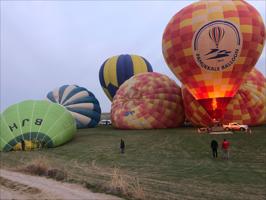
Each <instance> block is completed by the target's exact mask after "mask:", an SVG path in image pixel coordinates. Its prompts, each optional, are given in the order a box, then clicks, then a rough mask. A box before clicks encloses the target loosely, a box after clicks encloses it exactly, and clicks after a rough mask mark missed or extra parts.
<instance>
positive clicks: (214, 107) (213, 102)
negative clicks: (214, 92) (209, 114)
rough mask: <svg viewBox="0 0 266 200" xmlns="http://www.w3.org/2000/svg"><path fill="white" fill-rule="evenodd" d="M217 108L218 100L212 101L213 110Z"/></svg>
mask: <svg viewBox="0 0 266 200" xmlns="http://www.w3.org/2000/svg"><path fill="white" fill-rule="evenodd" d="M216 108H217V101H216V98H213V99H212V110H216Z"/></svg>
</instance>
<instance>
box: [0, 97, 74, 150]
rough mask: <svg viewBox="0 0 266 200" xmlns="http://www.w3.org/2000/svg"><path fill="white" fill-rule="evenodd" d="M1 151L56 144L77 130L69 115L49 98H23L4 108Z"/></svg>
mask: <svg viewBox="0 0 266 200" xmlns="http://www.w3.org/2000/svg"><path fill="white" fill-rule="evenodd" d="M0 122H1V134H0V139H1V140H0V150H1V151H10V150H19V149H23V150H29V149H34V148H43V147H56V146H59V145H62V144H64V143H66V142H67V141H69V140H71V139H72V138H73V136H74V133H75V132H76V123H75V120H74V118H73V117H72V115H71V114H70V113H69V112H68V111H67V110H66V109H65V108H63V107H62V106H60V105H58V104H55V103H51V102H48V101H45V100H43V101H33V100H28V101H23V102H21V103H18V104H14V105H12V106H10V107H9V108H7V109H6V110H5V111H4V112H3V113H2V114H1V117H0Z"/></svg>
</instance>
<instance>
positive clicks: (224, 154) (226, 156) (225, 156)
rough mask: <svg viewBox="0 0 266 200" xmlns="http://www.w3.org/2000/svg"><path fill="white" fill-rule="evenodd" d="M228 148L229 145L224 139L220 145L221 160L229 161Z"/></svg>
mask: <svg viewBox="0 0 266 200" xmlns="http://www.w3.org/2000/svg"><path fill="white" fill-rule="evenodd" d="M229 146H230V143H229V142H228V141H227V140H226V139H224V141H223V143H222V150H223V159H226V160H228V159H229Z"/></svg>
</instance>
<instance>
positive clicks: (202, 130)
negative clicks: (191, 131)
mask: <svg viewBox="0 0 266 200" xmlns="http://www.w3.org/2000/svg"><path fill="white" fill-rule="evenodd" d="M209 132H210V128H209V127H200V128H198V133H209Z"/></svg>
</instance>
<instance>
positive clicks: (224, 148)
mask: <svg viewBox="0 0 266 200" xmlns="http://www.w3.org/2000/svg"><path fill="white" fill-rule="evenodd" d="M229 146H230V143H229V141H227V140H226V139H224V140H223V142H222V153H223V154H222V158H223V159H226V160H228V159H229ZM218 147H219V145H218V142H217V141H216V140H212V141H211V149H212V156H213V158H217V157H218Z"/></svg>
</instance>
